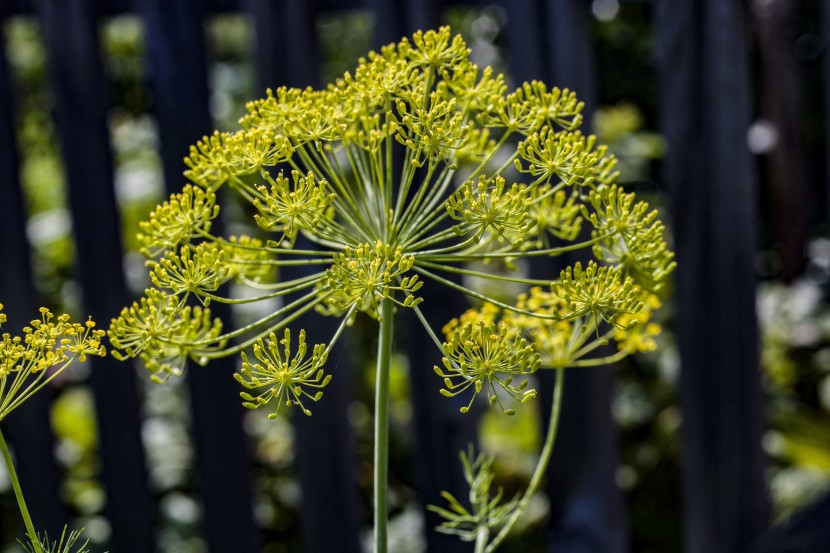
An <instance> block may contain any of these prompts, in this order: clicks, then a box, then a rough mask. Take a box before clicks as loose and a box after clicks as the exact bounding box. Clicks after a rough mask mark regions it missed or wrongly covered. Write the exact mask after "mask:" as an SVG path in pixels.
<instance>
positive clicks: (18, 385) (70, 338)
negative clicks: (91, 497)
mask: <svg viewBox="0 0 830 553" xmlns="http://www.w3.org/2000/svg"><path fill="white" fill-rule="evenodd" d="M2 310H3V305H2V304H0V311H2ZM5 322H6V315H5V314H4V313H0V330H1V329H2V325H3V324H4V323H5ZM104 334H105V332H104V331H103V330H96V329H95V323H94V322H93V321H92V319H89V320H87V321H86V323H85V324H79V323H73V322H72V321H71V320H70V318H69V315H59V316H58V317H57V318H56V317H55V316H54V314H52V312H51V311H49V310H48V309H47V308H45V307H41V308H40V318H39V319H35V320H33V321H31V322H30V323H29V326H26V327H24V328H23V333H22V335H17V336H12V335H11V334H9V333H3V334H2V335H0V422H2V421H3V420H5V418H6V417H7V416H8V415H9V414H10V413H11V412H12V411H14V410H15V409H17V408H18V407H20V406H21V405H23V403H25V402H26V401H27V400H28V399H29V398H31V397H32V396H33V395H34V394H36V393H37V392H38V391H40V390H41V389H42V388H43V387H44V386H46V385H47V384H49V382H51V381H52V380H54V379H55V378H56V377H57V376H58V375H60V374H61V373H62V372H63V371H64V370H66V369H67V368H68V367H69V366H70V365H72V364H73V363H76V362H81V363H82V362H84V361H86V360H87V358H88V357H89V356H90V355H93V356H99V357H103V356H104V355H106V349H105V348H104V346H103V345H102V343H101V340H102V339H103V338H104ZM0 453H2V454H3V460H4V461H5V463H6V469H7V470H8V471H9V480H11V483H12V488H13V489H14V496H15V499H16V500H17V506H18V508H19V509H20V515H21V516H22V517H23V522H24V525H25V527H26V533H27V534H28V537H29V541H28V542H27V543H26V544H25V545H24V547H25V548H26V551H31V552H32V553H46V552H49V553H52V552H59V553H70V552H76V553H82V552H83V551H86V549H85V547H86V542H84V543H80V540H81V533H80V532H71V533H70V534H69V535H68V536H67V535H66V528H64V530H63V533H62V534H61V538H60V541H58V542H54V543H50V542H49V538H48V537H47V536H46V535H45V534H44V535H43V536H39V535H38V534H37V533H36V532H35V527H34V524H33V523H32V518H31V516H30V515H29V509H28V508H27V507H26V501H25V499H24V498H23V490H22V489H21V487H20V482H19V480H18V479H17V471H15V468H14V462H13V460H12V456H11V453H10V452H9V448H8V446H7V445H6V440H5V438H4V437H3V433H2V432H0Z"/></svg>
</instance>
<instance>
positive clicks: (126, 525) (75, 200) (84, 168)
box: [43, 0, 154, 553]
mask: <svg viewBox="0 0 830 553" xmlns="http://www.w3.org/2000/svg"><path fill="white" fill-rule="evenodd" d="M43 19H44V29H45V31H46V39H47V45H48V51H49V75H50V80H51V84H52V88H53V90H54V93H55V111H56V115H57V121H58V129H59V132H60V136H61V148H62V152H63V160H64V165H65V167H66V175H67V182H68V184H69V203H70V207H71V210H72V222H73V226H74V233H75V238H76V245H77V250H76V251H77V257H78V267H79V273H80V282H81V288H82V291H83V297H84V305H85V307H86V310H87V311H88V312H89V314H91V315H92V316H93V317H94V318H95V320H96V321H98V323H99V324H100V325H102V326H106V325H107V323H108V321H109V320H110V318H111V317H113V316H114V315H116V314H117V313H118V311H119V310H120V309H121V307H122V306H123V305H124V304H125V302H126V299H127V294H126V288H125V284H124V274H123V271H122V265H121V259H122V251H121V242H120V236H121V225H120V219H119V215H118V209H117V205H116V201H115V194H114V189H113V178H112V177H113V175H112V159H111V152H110V145H109V132H108V129H107V120H106V110H107V105H108V95H107V89H106V83H105V80H104V76H103V72H102V70H101V65H100V59H99V50H98V40H97V38H98V34H97V27H96V22H95V20H94V17H93V14H92V12H91V9H90V6H89V4H88V2H86V1H84V0H45V1H44V2H43ZM92 366H93V369H92V376H91V383H92V388H93V392H94V395H95V403H96V410H97V415H98V429H99V435H100V449H99V455H100V457H101V461H102V477H103V481H104V487H105V489H106V492H107V506H106V512H107V515H108V517H109V519H110V522H111V523H112V529H113V534H112V540H111V548H112V550H114V551H119V552H133V551H134V552H136V553H139V552H141V553H145V552H147V551H153V549H154V545H153V518H154V517H153V510H152V507H151V500H150V492H149V490H148V487H147V480H146V468H145V463H144V450H143V448H142V443H141V435H140V426H139V401H138V394H137V391H136V382H135V373H134V372H133V370H132V367H131V366H129V365H125V364H123V363H119V362H118V361H116V360H115V359H114V358H112V357H111V356H109V357H106V358H104V359H101V360H98V359H96V360H95V361H94V362H93V363H92Z"/></svg>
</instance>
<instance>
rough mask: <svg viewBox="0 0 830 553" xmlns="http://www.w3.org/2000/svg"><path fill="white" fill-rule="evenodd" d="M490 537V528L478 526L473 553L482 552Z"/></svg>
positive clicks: (485, 548)
mask: <svg viewBox="0 0 830 553" xmlns="http://www.w3.org/2000/svg"><path fill="white" fill-rule="evenodd" d="M489 539H490V529H489V528H487V527H486V526H479V527H478V532H476V549H475V551H474V552H473V553H484V552H485V551H486V550H487V540H489Z"/></svg>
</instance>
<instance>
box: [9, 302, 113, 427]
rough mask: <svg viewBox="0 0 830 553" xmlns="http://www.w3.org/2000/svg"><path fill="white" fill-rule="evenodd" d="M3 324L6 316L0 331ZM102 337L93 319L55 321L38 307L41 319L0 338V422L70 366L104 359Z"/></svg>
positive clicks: (54, 318)
mask: <svg viewBox="0 0 830 553" xmlns="http://www.w3.org/2000/svg"><path fill="white" fill-rule="evenodd" d="M2 309H3V305H2V304H0V311H2ZM5 322H6V315H5V314H3V313H0V327H1V326H2V325H3V324H4V323H5ZM104 334H105V333H104V331H103V330H95V323H94V322H93V321H92V319H89V320H88V321H86V323H84V324H79V323H73V322H71V321H70V319H69V315H59V316H58V317H55V316H54V315H53V314H52V312H51V311H49V310H48V309H46V308H45V307H41V308H40V318H39V319H35V320H33V321H31V322H30V323H29V326H26V327H24V328H23V334H22V335H17V336H12V335H11V334H9V333H3V334H2V335H0V420H2V419H4V418H5V417H6V416H7V415H8V414H9V413H10V412H12V411H13V410H14V409H16V408H17V407H18V406H20V405H21V404H22V403H23V402H24V401H26V400H27V399H28V398H29V397H31V396H32V395H34V394H35V393H36V392H37V391H38V390H40V389H41V388H42V387H43V386H45V385H46V384H47V383H49V382H50V381H51V380H52V379H53V378H55V377H56V376H57V375H58V374H60V373H61V372H62V371H63V370H64V369H66V368H67V367H68V366H69V365H71V364H72V363H73V362H75V361H79V362H84V361H86V360H87V358H88V357H89V356H90V355H94V356H99V357H103V356H104V355H106V349H105V348H104V346H103V344H102V343H101V339H102V338H103V337H104Z"/></svg>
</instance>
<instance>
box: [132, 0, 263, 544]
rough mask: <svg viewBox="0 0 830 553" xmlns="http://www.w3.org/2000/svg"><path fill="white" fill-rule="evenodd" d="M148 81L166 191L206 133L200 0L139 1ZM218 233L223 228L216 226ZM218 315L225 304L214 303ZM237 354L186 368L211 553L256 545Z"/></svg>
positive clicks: (223, 314) (224, 312) (224, 313)
mask: <svg viewBox="0 0 830 553" xmlns="http://www.w3.org/2000/svg"><path fill="white" fill-rule="evenodd" d="M139 6H140V12H141V14H142V16H143V17H144V20H145V24H146V28H147V52H148V56H149V59H150V61H151V62H152V67H153V74H152V77H151V86H152V90H153V92H154V94H153V97H154V111H155V114H156V117H157V118H158V125H159V133H160V140H161V157H162V162H163V166H164V182H165V188H166V190H167V192H168V193H174V192H178V191H180V190H181V187H182V185H183V183H184V177H182V176H181V175H182V172H183V170H184V169H185V166H184V163H183V162H182V158H183V157H184V156H185V155H187V153H188V151H189V148H190V146H191V145H192V144H195V143H196V141H197V140H198V139H199V138H201V137H202V136H203V135H205V134H208V133H210V132H211V128H212V126H213V125H212V124H211V118H210V113H209V111H208V101H209V97H208V84H207V61H206V58H205V39H204V32H203V27H202V26H203V23H204V18H205V10H204V7H203V5H202V2H201V1H200V0H142V2H140V4H139ZM214 231H216V232H219V233H221V228H220V227H218V226H215V227H214ZM213 311H214V314H215V315H216V316H218V317H220V318H221V319H222V320H224V321H229V320H230V318H231V314H230V311H229V310H228V309H225V308H224V306H221V305H215V306H213ZM235 370H236V359H235V358H224V359H217V360H214V361H212V362H211V363H209V364H208V365H206V366H204V367H198V366H191V367H190V368H189V370H188V374H187V377H186V378H187V382H188V387H189V390H190V401H191V409H192V413H193V428H192V431H193V436H194V440H195V445H196V452H197V457H196V470H197V475H198V478H199V481H200V482H201V485H200V486H199V491H200V493H201V496H202V501H203V502H204V509H205V511H204V519H203V529H204V532H205V536H206V537H207V542H208V546H209V548H210V550H211V551H216V552H222V551H256V550H258V549H259V534H258V531H257V528H256V525H255V523H254V519H253V500H252V492H251V484H250V469H251V463H250V456H249V453H248V451H249V444H248V441H247V439H246V435H245V433H244V431H243V426H242V417H243V409H242V407H241V404H240V399H239V390H238V387H237V385H236V382H234V380H233V378H232V375H233V372H234V371H235Z"/></svg>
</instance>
